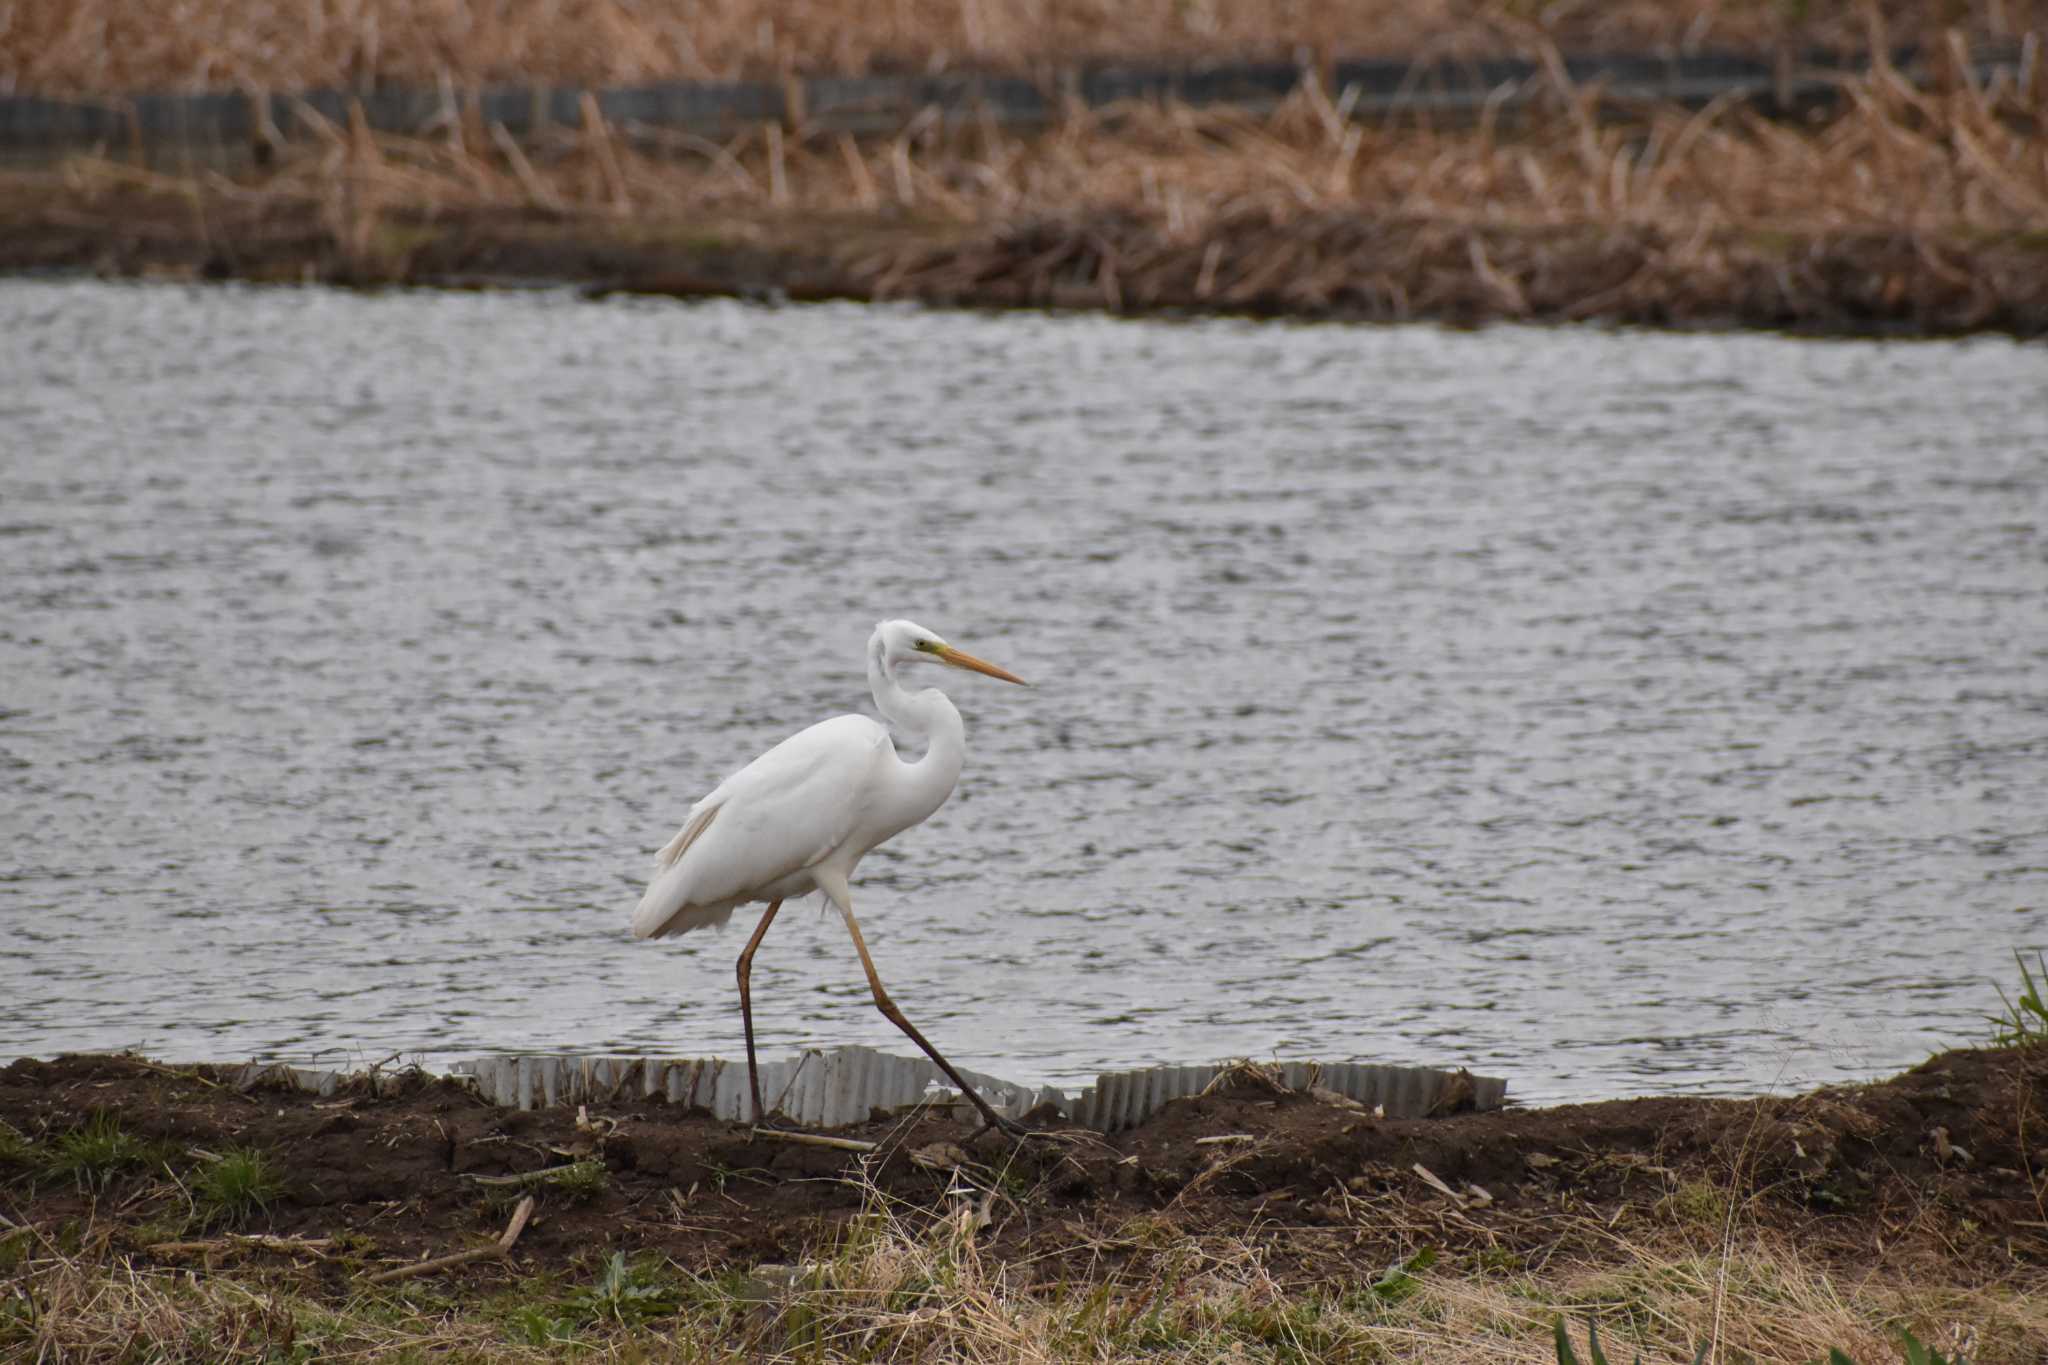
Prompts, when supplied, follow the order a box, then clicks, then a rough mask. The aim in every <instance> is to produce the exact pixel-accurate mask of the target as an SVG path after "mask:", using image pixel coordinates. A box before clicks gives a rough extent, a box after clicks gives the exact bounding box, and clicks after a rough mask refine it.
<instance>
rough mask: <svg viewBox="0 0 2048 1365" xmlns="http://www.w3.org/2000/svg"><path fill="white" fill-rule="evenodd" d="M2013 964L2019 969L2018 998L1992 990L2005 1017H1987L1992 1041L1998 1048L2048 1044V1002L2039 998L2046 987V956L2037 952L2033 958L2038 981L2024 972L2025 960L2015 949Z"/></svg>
mask: <svg viewBox="0 0 2048 1365" xmlns="http://www.w3.org/2000/svg"><path fill="white" fill-rule="evenodd" d="M2012 960H2013V961H2014V962H2016V963H2018V964H2019V969H2020V993H2019V998H2018V999H2016V1000H2015V999H2013V998H2011V997H2010V996H2008V995H2006V993H2005V987H2003V986H1998V985H1994V986H1993V987H1992V989H1994V990H1996V991H1997V992H1998V998H1999V999H2000V1000H2001V1001H2003V1002H2004V1004H2005V1013H2004V1014H1996V1015H1992V1016H1990V1020H1991V1029H1992V1033H1991V1041H1992V1042H1993V1043H1994V1044H1996V1045H1997V1046H1999V1047H2035V1046H2039V1045H2042V1044H2048V1001H2043V1000H2042V998H2041V988H2042V987H2043V986H2044V985H2048V956H2044V955H2043V954H2042V953H2040V952H2038V951H2037V952H2036V953H2035V954H2034V966H2036V967H2038V968H2039V969H2040V972H2041V976H2040V979H2039V980H2036V979H2035V977H2034V973H2033V972H2031V971H2029V970H2028V969H2027V959H2026V957H2025V956H2024V955H2023V954H2021V953H2020V951H2019V950H2018V949H2014V950H2013V955H2012Z"/></svg>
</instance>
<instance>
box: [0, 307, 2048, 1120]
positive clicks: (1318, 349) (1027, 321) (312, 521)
mask: <svg viewBox="0 0 2048 1365" xmlns="http://www.w3.org/2000/svg"><path fill="white" fill-rule="evenodd" d="M2044 395H2048V356H2044V353H2043V352H2042V351H2041V350H2040V349H2039V348H2038V347H2036V348H2024V347H2019V346H2015V345H2013V344H2010V343H2008V342H2004V341H1996V340H1989V341H1973V342H1964V343H1940V344H1926V343H1918V344H1896V343H1894V344H1885V343H1838V342H1826V343H1823V342H1812V341H1794V340H1786V339H1782V338H1774V337H1764V336H1733V337H1730V336H1659V335H1645V334H1637V333H1615V332H1603V331H1592V330H1586V331H1529V330H1518V329H1512V328H1502V329H1497V330H1491V331H1485V332H1480V333H1476V334H1469V333H1455V332H1447V331H1442V330H1437V329H1432V328H1427V327H1413V328H1382V329H1358V328H1345V327H1332V326H1323V327H1296V326H1280V325H1255V324H1241V323H1234V322H1204V323H1180V324H1173V323H1162V324H1151V323H1127V322H1116V321H1110V320H1107V319H1101V318H1093V317H1072V318H1049V317H1037V316H1008V317H980V316H970V315H964V314H944V313H929V312H916V311H899V310H892V309H876V308H865V309H863V308H853V307H827V308H796V309H788V310H783V311H766V310H760V309H755V308H751V307H745V306H740V305H735V304H708V305H702V306H683V305H676V304H671V303H666V302H615V303H604V304H592V303H586V302H580V301H577V300H575V299H573V298H571V297H569V296H566V295H563V294H556V293H541V294H531V293H527V294H483V295H436V294H398V295H388V296H381V297H369V296H362V295H354V294H343V293H328V292H321V291H316V290H282V291H253V290H245V289H225V288H222V289H204V290H198V289H185V288H178V287H168V286H157V287H147V286H126V285H106V284H91V283H59V282H33V283H24V282H12V283H7V284H5V285H0V443H4V453H5V458H4V464H0V784H4V785H0V792H4V804H0V836H4V846H0V925H4V927H5V930H6V932H5V936H4V939H0V1054H37V1055H43V1054H49V1053H52V1052H55V1051H57V1050H59V1049H65V1048H114V1047H140V1048H144V1049H147V1050H148V1051H150V1052H151V1053H153V1054H157V1055H164V1056H172V1057H194V1058H196V1057H205V1058H215V1059H234V1058H242V1057H247V1056H265V1057H268V1056H294V1057H296V1056H306V1055H318V1056H321V1057H324V1058H326V1059H328V1060H330V1061H346V1060H350V1059H362V1058H376V1057H379V1056H382V1055H385V1054H388V1053H392V1052H398V1051H404V1052H407V1053H419V1054H424V1055H426V1056H427V1057H428V1058H430V1059H445V1058H449V1057H455V1056H462V1055H467V1054H471V1053H476V1052H481V1051H491V1050H499V1049H528V1048H546V1049H557V1048H562V1049H574V1050H609V1049H623V1050H632V1051H641V1050H659V1051H670V1052H678V1053H683V1054H701V1053H707V1052H718V1053H723V1054H727V1055H732V1054H734V1053H736V1052H737V1051H738V1047H739V1020H738V1017H737V1009H736V1007H735V995H734V991H733V986H732V962H733V958H734V956H735V954H736V953H737V952H738V950H739V948H740V946H741V944H742V942H743V939H742V936H741V935H740V934H738V933H726V934H723V935H693V936H691V937H690V938H687V939H684V940H680V941H670V942H663V943H657V944H647V943H636V942H633V941H632V940H631V939H630V938H629V937H628V936H627V933H626V928H625V925H626V920H627V917H628V914H629V912H630V909H631V907H632V905H633V903H634V901H635V900H636V899H637V897H638V894H639V891H640V889H641V887H642V885H643V884H644V881H645V876H646V873H647V872H648V870H649V862H650V857H651V853H652V850H653V849H654V848H655V847H657V846H658V845H659V844H661V843H662V842H663V841H664V840H665V839H666V838H667V837H668V835H669V834H670V833H671V832H672V831H673V828H674V827H675V825H676V824H677V823H678V821H679V820H680V818H681V816H682V814H683V812H684V810H685V809H686V808H687V806H688V804H689V803H690V802H691V801H692V800H693V799H695V797H697V796H698V795H700V794H701V793H702V791H703V790H705V789H706V788H708V787H709V785H710V784H712V783H713V782H714V781H716V780H717V779H718V778H719V777H720V776H722V775H723V774H724V773H725V772H727V771H729V770H730V769H732V768H734V767H736V766H737V765H738V764H739V763H740V762H742V761H744V760H745V759H746V758H748V757H750V756H752V755H753V754H754V753H756V752H758V751H759V750H761V749H762V748H764V747H766V746H767V745H769V744H771V743H773V742H774V741H775V740H777V739H779V738H781V737H782V736H783V735H784V734H786V733H788V732H790V731H792V730H794V729H795V728H797V727H798V726H800V725H802V724H806V723H808V722H809V721H811V720H813V719H816V718H819V717H821V716H824V715H827V714H830V713H832V712H835V711H841V710H849V709H856V708H859V707H865V706H867V705H868V704H869V703H868V701H867V697H866V691H865V684H864V680H863V675H862V669H861V650H862V646H863V643H864V641H865V639H866V636H867V632H868V630H869V628H870V626H871V625H872V623H873V622H874V621H875V620H876V619H878V618H879V617H882V616H885V615H896V614H907V615H911V616H914V617H916V618H917V619H919V620H921V621H923V622H924V623H925V624H927V625H930V626H932V627H934V628H936V629H938V630H940V631H942V632H944V633H946V634H947V635H948V636H949V637H950V638H951V639H952V640H953V641H954V642H955V643H957V644H960V645H962V646H964V647H966V648H968V649H970V650H973V651H974V652H976V653H979V654H982V655H984V656H986V657H988V658H991V659H994V660H996V661H997V662H999V663H1003V664H1005V665H1008V666H1009V667H1011V668H1014V669H1016V670H1017V671H1019V672H1021V673H1023V674H1024V675H1025V676H1027V677H1029V678H1031V679H1032V680H1033V681H1034V682H1036V683H1037V684H1038V686H1037V687H1036V688H1035V689H1033V690H1032V691H1029V692H1025V691H1023V690H1022V689H1013V688H1007V687H1003V686H1001V685H1000V684H994V683H989V682H986V681H984V680H980V679H974V678H969V677H966V676H964V675H963V676H961V677H960V678H958V679H956V680H954V681H953V682H952V684H951V688H950V690H951V691H952V694H953V696H954V697H955V699H956V701H958V703H959V704H960V707H961V709H962V710H963V711H964V712H965V713H966V716H967V720H968V727H969V734H968V742H969V757H968V768H967V773H966V776H965V777H964V779H963V781H962V783H961V787H960V790H959V792H958V793H957V794H956V796H955V797H954V799H953V801H952V803H951V804H949V805H948V806H947V807H945V808H944V809H943V810H942V811H941V812H940V813H939V814H938V815H937V816H936V817H934V818H933V819H932V820H931V821H930V822H929V823H928V824H927V825H925V826H923V827H922V828H920V829H917V830H915V831H912V832H911V833H909V834H906V835H904V836H902V837H901V838H900V839H899V840H898V841H897V843H895V844H893V845H890V846H886V847H884V848H883V849H881V850H880V851H878V852H877V853H876V854H874V855H873V856H872V857H870V859H869V860H868V861H867V863H866V864H865V866H864V868H863V873H864V876H863V878H862V880H861V883H860V885H859V887H858V890H857V899H856V907H857V908H858V909H859V910H861V911H862V913H863V919H864V923H865V924H866V926H867V928H868V934H869V941H870V943H871V945H872V946H873V948H874V950H875V953H876V956H877V959H878V962H879V964H880V966H881V968H882V972H883V976H884V979H885V980H887V981H888V982H889V983H890V986H891V989H892V991H893V992H894V993H895V995H896V996H897V998H898V999H899V1000H900V1001H901V1002H902V1003H903V1004H904V1006H905V1008H906V1010H907V1012H908V1013H909V1014H910V1016H911V1017H912V1018H913V1019H914V1020H916V1021H918V1022H919V1023H920V1024H922V1025H924V1026H925V1027H926V1030H927V1032H928V1033H930V1034H931V1035H932V1037H933V1039H934V1040H935V1041H936V1042H937V1043H938V1044H939V1046H940V1047H941V1048H942V1049H944V1050H946V1051H947V1052H948V1053H949V1054H950V1055H951V1056H952V1057H953V1058H954V1059H955V1060H957V1061H958V1062H960V1063H961V1064H962V1065H965V1066H971V1067H976V1068H980V1069H985V1070H989V1071H994V1072H996V1073H998V1074H1007V1075H1010V1076H1013V1077H1015V1078H1017V1079H1036V1080H1051V1081H1055V1082H1072V1081H1074V1080H1077V1079H1080V1078H1083V1077H1085V1076H1087V1075H1089V1074H1091V1073H1092V1072H1093V1071H1094V1070H1095V1069H1096V1068H1098V1067H1102V1066H1105V1065H1127V1064H1137V1063H1141V1062H1146V1061H1153V1060H1176V1061H1190V1060H1203V1059H1210V1058H1216V1057H1221V1056H1227V1055H1247V1054H1249V1055H1253V1056H1265V1055H1271V1054H1274V1053H1279V1054H1284V1055H1291V1056H1298V1055H1316V1056H1322V1057H1326V1058H1336V1057H1349V1056H1363V1057H1371V1058H1380V1059H1385V1060H1396V1061H1414V1062H1425V1061H1426V1062H1432V1063H1463V1064H1468V1065H1471V1066H1473V1067H1475V1068H1481V1069H1485V1070H1488V1071H1491V1072H1494V1073H1497V1074H1502V1075H1505V1076H1507V1077H1509V1078H1510V1082H1511V1086H1512V1088H1513V1091H1514V1093H1516V1094H1519V1095H1521V1096H1522V1097H1524V1098H1532V1099H1542V1098H1557V1097H1564V1096H1573V1097H1585V1096H1600V1095H1613V1094H1620V1093H1636V1092H1642V1091H1651V1090H1714V1091H1731V1092H1733V1091H1754V1090H1763V1089H1770V1088H1773V1087H1779V1086H1786V1085H1791V1084H1799V1083H1806V1082H1809V1081H1812V1080H1816V1079H1820V1078H1829V1077H1843V1076H1860V1075H1867V1074H1872V1073H1875V1072H1878V1071H1881V1070H1885V1069H1888V1068H1891V1067H1893V1066H1895V1065H1898V1064H1901V1063H1906V1062H1911V1061H1914V1060H1917V1059H1918V1058H1919V1057H1921V1056H1923V1055H1925V1053H1926V1051H1927V1050H1929V1049H1930V1048H1932V1047H1935V1046H1938V1045H1941V1044H1942V1043H1944V1042H1947V1041H1952V1040H1955V1039H1959V1038H1967V1037H1971V1036H1974V1035H1976V1034H1978V1033H1979V1032H1980V1016H1981V1015H1982V1014H1983V1013H1984V1012H1985V1011H1987V1010H1989V1009H1992V1008H1995V1006H1996V1003H1997V1002H1996V997H1995V994H1994V993H1993V991H1992V988H1991V982H1992V981H1994V980H1996V981H2000V982H2009V981H2010V980H2011V979H2012V977H2013V970H2012V963H2011V956H2010V954H2011V951H2012V949H2013V948H2015V947H2017V946H2023V945H2039V944H2041V943H2043V942H2044V940H2048V927H2044V918H2043V915H2044V912H2043V903H2044V895H2043V892H2044V887H2048V799H2044V796H2048V782H2044V777H2048V610H2044V601H2048V598H2044V590H2048V536H2044V518H2048V397H2044ZM743 914H744V912H743ZM755 994H756V1002H757V1007H758V1010H759V1016H760V1023H761V1025H762V1028H763V1037H764V1040H765V1043H766V1046H767V1048H768V1049H769V1051H771V1052H780V1051H783V1050H786V1049H789V1048H792V1047H794V1046H797V1045H800V1044H806V1043H836V1042H855V1041H858V1042H869V1043H876V1044H881V1045H884V1046H888V1047H891V1048H892V1049H897V1050H902V1049H903V1048H904V1047H906V1046H907V1045H905V1044H903V1043H902V1042H901V1040H899V1039H898V1038H897V1036H896V1035H895V1034H894V1032H893V1030H891V1029H890V1027H889V1025H888V1024H887V1023H886V1022H885V1021H883V1020H882V1019H881V1018H880V1017H879V1016H878V1015H876V1014H875V1012H874V1011H873V1010H872V1008H871V1007H870V1005H869V1002H868V997H867V993H866V989H865V986H864V983H863V981H862V979H861V975H860V971H859V968H858V965H857V963H856V961H855V959H854V957H853V954H852V952H851V951H850V950H849V947H848V945H847V944H846V942H845V937H844V932H843V930H842V929H841V928H840V927H839V925H838V924H837V921H836V919H830V920H826V919H821V918H820V917H818V916H816V915H812V914H807V913H795V914H792V913H789V912H785V914H784V916H783V917H782V919H781V921H780V922H779V923H778V924H777V926H776V928H775V930H774V933H773V934H772V935H771V936H770V938H769V939H768V941H767V944H766V945H765V946H764V948H763V949H762V953H761V956H760V959H759V962H758V965H757V968H756V972H755Z"/></svg>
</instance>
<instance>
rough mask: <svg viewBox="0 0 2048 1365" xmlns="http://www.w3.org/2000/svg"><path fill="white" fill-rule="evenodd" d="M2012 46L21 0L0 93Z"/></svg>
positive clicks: (1899, 35) (1558, 17)
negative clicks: (1575, 52)
mask: <svg viewBox="0 0 2048 1365" xmlns="http://www.w3.org/2000/svg"><path fill="white" fill-rule="evenodd" d="M1873 17H1874V18H1876V19H1877V20H1879V21H1880V22H1881V23H1882V24H1883V25H1885V26H1886V27H1887V29H1888V30H1889V33H1890V37H1891V39H1892V40H1893V41H1895V42H1898V43H1906V44H1919V45H1922V46H1931V45H1933V44H1935V43H1937V42H1939V41H1941V40H1942V38H1943V34H1944V33H1945V32H1946V30H1947V29H1948V28H1950V27H1954V28H1956V29H1957V30H1958V31H1960V32H1961V33H1963V34H1964V35H1965V37H1967V38H1968V39H1969V40H1971V41H1973V42H2009V41H2014V40H2016V39H2017V38H2018V37H2019V36H2020V35H2023V34H2025V33H2027V32H2030V31H2038V30H2041V29H2042V28H2044V27H2048V0H1958V3H1955V4H1947V5H1933V4H1928V3H1925V0H1866V3H1863V4H1860V5H1838V4H1791V3H1786V0H1611V3H1593V2H1592V0H1554V2H1552V3H1537V0H1401V2H1400V3H1396V4H1387V3H1384V2H1383V0H1275V3H1269V4H1257V5H1248V4H1226V3H1223V2H1222V0H885V2H884V3H878V4H866V3H860V2H859V0H438V2H437V3H432V4H420V3H416V2H415V0H298V3H283V2H282V0H225V2H224V0H15V3H11V4H7V5H0V93H6V92H34V93H43V94H71V95H77V94H107V93H131V92H135V91H142V90H179V91H196V90H213V89H261V90H309V89H335V88H344V89H367V88H371V87H376V86H385V85H410V86H421V87H426V88H433V87H434V86H436V85H438V84H441V83H444V82H445V83H448V84H452V85H454V86H456V87H458V88H463V87H475V86H480V85H487V84H492V83H511V82H517V83H528V84H553V85H583V86H593V85H604V84H629V83H633V82H641V81H653V80H664V79H687V80H714V79H716V80H725V79H733V78H735V77H740V76H763V75H767V76H775V75H780V74H783V73H786V72H791V71H796V72H807V73H811V72H842V73H860V72H868V71H883V70H888V71H905V70H910V71H931V70H944V69H948V68H959V67H1001V68H1006V69H1012V70H1031V69H1033V68H1036V67H1040V66H1043V65H1046V64H1067V63H1071V62H1074V61H1077V60H1088V59H1116V60H1141V61H1162V60H1180V61H1244V60H1248V59H1256V60H1282V61H1284V60H1292V59H1294V58H1295V57H1297V56H1298V55H1299V54H1301V53H1304V52H1307V53H1314V54H1320V55H1323V56H1332V55H1394V56H1417V55H1419V56H1447V55H1477V54H1482V53H1513V52H1521V51H1525V50H1528V49H1530V48H1531V47H1532V46H1533V45H1535V44H1538V43H1540V42H1543V41H1549V42H1554V43H1556V44H1558V45H1560V46H1563V47H1566V48H1573V49H1581V50H1589V51H1591V50H1609V51H1612V50H1617V49H1637V50H1673V51H1695V50H1701V49H1706V48H1719V49H1736V50H1746V51H1753V52H1754V51H1775V50H1781V49H1782V50H1786V51H1795V52H1796V51H1803V50H1810V49H1834V50H1838V51H1857V50H1861V49H1862V48H1863V46H1864V44H1865V42H1866V40H1867V38H1868V32H1867V28H1866V25H1867V24H1868V23H1869V22H1870V21H1871V19H1872V18H1873Z"/></svg>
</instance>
